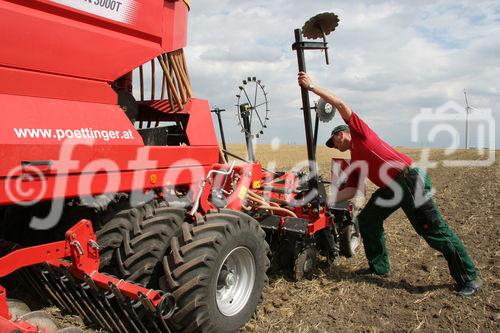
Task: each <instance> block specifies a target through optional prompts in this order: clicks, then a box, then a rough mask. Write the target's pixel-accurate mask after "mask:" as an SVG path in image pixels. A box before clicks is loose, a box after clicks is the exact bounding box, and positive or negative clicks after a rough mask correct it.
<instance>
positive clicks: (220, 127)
mask: <svg viewBox="0 0 500 333" xmlns="http://www.w3.org/2000/svg"><path fill="white" fill-rule="evenodd" d="M222 111H226V110H224V109H219V108H215V109H213V110H212V112H214V113H215V114H216V115H217V120H218V121H219V131H220V139H221V141H222V149H224V158H225V159H226V161H228V159H227V152H226V151H227V148H226V137H225V136H224V127H223V126H222V118H221V116H220V113H221V112H222Z"/></svg>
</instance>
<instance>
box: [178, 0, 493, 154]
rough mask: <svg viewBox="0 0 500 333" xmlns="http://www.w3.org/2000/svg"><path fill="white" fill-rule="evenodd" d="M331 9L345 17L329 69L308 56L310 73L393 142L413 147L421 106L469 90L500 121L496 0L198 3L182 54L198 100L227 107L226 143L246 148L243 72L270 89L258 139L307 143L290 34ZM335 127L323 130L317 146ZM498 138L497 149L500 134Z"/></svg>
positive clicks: (334, 35)
mask: <svg viewBox="0 0 500 333" xmlns="http://www.w3.org/2000/svg"><path fill="white" fill-rule="evenodd" d="M326 11H333V12H335V13H337V14H338V15H339V17H340V24H339V26H338V28H337V30H336V31H335V32H333V33H332V34H331V35H330V36H328V41H329V43H330V44H329V46H330V52H329V54H330V60H331V61H332V65H330V66H326V65H325V63H324V55H323V54H321V53H320V52H307V54H306V56H307V67H308V72H310V73H311V75H312V76H313V77H314V79H315V80H316V81H317V83H318V84H320V85H323V86H325V87H328V88H330V89H332V90H334V91H335V92H337V94H338V95H340V96H341V97H342V98H343V99H345V101H346V102H347V103H349V104H351V105H352V107H353V108H354V109H355V110H356V111H357V112H358V113H359V114H360V115H361V116H362V117H363V118H365V119H366V120H367V121H368V123H369V124H370V125H371V126H372V127H373V128H374V129H375V130H376V131H378V132H379V134H380V135H381V136H382V137H385V138H388V140H389V141H390V143H392V144H394V145H408V144H409V143H410V133H409V132H410V131H409V129H410V121H411V118H412V117H413V116H414V115H415V114H418V112H419V111H420V109H421V108H422V107H432V108H436V107H438V106H440V105H441V104H443V103H445V102H447V101H449V100H455V101H456V102H458V103H461V104H464V102H463V100H464V99H463V97H464V96H463V89H464V88H467V91H468V94H469V97H470V101H471V103H472V104H473V105H474V106H475V107H477V108H490V109H492V110H493V115H494V117H495V118H496V121H497V124H498V122H499V118H500V115H499V112H498V105H500V85H499V83H498V82H499V81H498V78H499V77H500V61H499V58H498V54H500V37H498V36H500V5H499V4H498V2H497V1H459V2H457V1H453V0H445V1H418V2H415V1H362V2H352V1H336V2H332V1H326V0H317V1H298V0H289V1H285V0H276V1H264V0H255V1H242V0H233V1H228V0H224V1H221V0H217V1H215V0H204V1H194V2H192V4H191V12H190V23H189V25H190V27H189V38H188V47H187V48H186V54H187V57H188V66H189V69H190V76H191V79H192V81H193V86H194V91H195V95H196V96H197V97H199V98H205V99H208V100H209V101H210V103H211V105H212V106H218V107H220V108H226V109H227V110H228V111H227V112H225V114H224V115H223V120H224V124H225V132H226V133H227V136H228V139H229V141H232V142H243V135H242V134H241V133H240V132H239V129H238V128H237V121H236V107H235V106H234V104H235V103H236V97H235V94H236V93H237V92H238V86H239V85H240V84H241V80H242V79H244V78H246V77H247V76H256V77H257V78H259V79H261V80H262V81H263V82H264V84H265V85H266V90H267V91H268V93H269V99H270V109H271V111H270V118H271V119H270V124H269V128H268V129H267V131H266V132H265V134H264V136H263V137H262V140H263V141H265V142H270V141H271V140H272V138H274V137H276V136H278V137H280V138H281V141H282V142H304V141H305V140H304V134H303V133H304V129H303V123H302V120H301V117H302V111H301V110H300V107H301V100H300V90H299V88H298V86H297V84H296V72H297V63H296V55H295V53H294V52H293V51H292V50H291V44H292V43H293V30H294V29H295V28H300V27H301V26H302V25H303V23H304V22H305V21H306V20H307V19H308V18H309V17H311V16H313V15H315V14H317V13H320V12H326ZM314 99H315V97H314V96H311V100H314ZM336 121H337V122H338V121H339V120H338V119H337V120H336ZM394 124H397V127H398V128H397V130H396V131H395V130H394V129H393V127H394ZM332 125H333V124H331V123H330V124H326V125H325V124H322V125H321V127H320V139H319V142H322V141H324V139H325V140H326V138H327V136H328V134H329V132H330V130H331V126H332ZM496 127H497V128H500V126H498V125H497V126H496ZM299 134H300V135H299ZM496 142H497V146H500V135H498V136H497V139H496Z"/></svg>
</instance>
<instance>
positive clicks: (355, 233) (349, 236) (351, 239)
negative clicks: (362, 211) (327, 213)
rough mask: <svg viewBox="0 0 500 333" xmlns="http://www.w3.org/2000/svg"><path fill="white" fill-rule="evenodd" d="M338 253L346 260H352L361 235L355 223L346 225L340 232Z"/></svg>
mask: <svg viewBox="0 0 500 333" xmlns="http://www.w3.org/2000/svg"><path fill="white" fill-rule="evenodd" d="M339 243H340V253H341V254H342V255H343V256H344V257H346V258H352V257H353V256H354V255H355V254H356V250H357V248H358V247H359V245H360V244H361V234H360V232H359V226H358V223H357V221H354V223H352V224H348V225H346V226H344V227H343V228H342V230H341V231H340V239H339Z"/></svg>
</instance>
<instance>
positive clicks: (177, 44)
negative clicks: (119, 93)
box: [0, 0, 187, 103]
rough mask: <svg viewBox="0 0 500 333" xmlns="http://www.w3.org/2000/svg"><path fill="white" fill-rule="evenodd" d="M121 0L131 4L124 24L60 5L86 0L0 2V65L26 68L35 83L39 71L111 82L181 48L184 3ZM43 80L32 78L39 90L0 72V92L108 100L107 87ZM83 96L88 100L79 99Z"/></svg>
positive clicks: (38, 76) (185, 17)
mask: <svg viewBox="0 0 500 333" xmlns="http://www.w3.org/2000/svg"><path fill="white" fill-rule="evenodd" d="M122 2H123V3H133V4H134V8H135V9H134V11H133V13H132V14H131V15H132V16H133V20H132V21H130V22H118V21H116V20H113V19H107V18H105V17H103V16H99V15H95V14H94V13H92V12H88V11H87V12H85V11H82V10H78V9H74V8H71V7H69V6H66V5H64V4H60V3H68V4H72V3H73V4H75V5H74V6H76V4H82V3H86V2H84V1H69V0H32V1H20V0H9V1H8V0H0V17H1V18H2V19H1V20H0V31H4V32H6V31H8V32H9V33H2V34H0V44H1V45H4V47H2V48H0V68H4V71H5V70H6V69H5V67H7V68H16V69H25V70H28V71H32V72H33V76H34V80H35V81H40V75H39V72H41V73H51V74H57V75H61V76H70V77H77V78H88V79H92V80H97V81H102V82H100V83H99V84H102V83H103V82H111V81H114V80H115V79H117V78H118V77H120V76H122V75H123V74H125V73H127V72H129V71H131V70H132V69H134V68H136V67H138V66H139V65H141V64H143V63H145V62H147V61H149V60H150V59H152V58H154V57H156V56H157V55H159V54H161V53H164V52H168V51H172V50H174V49H179V48H182V47H184V46H185V44H186V32H187V6H186V4H185V3H184V2H182V1H176V2H170V1H167V2H164V1H163V0H124V1H122ZM90 4H91V3H90ZM104 16H105V15H104ZM1 74H2V73H1V72H0V75H1ZM28 76H29V75H28ZM48 79H49V77H44V80H43V81H44V82H38V83H42V84H43V86H41V88H39V87H40V86H38V85H37V86H34V84H33V83H32V84H30V79H29V77H26V74H25V75H24V77H23V79H22V80H20V81H18V82H16V81H7V77H3V76H0V81H3V83H2V85H0V93H9V94H19V95H32V96H45V97H54V98H64V99H75V100H86V101H91V100H92V101H99V102H101V103H109V102H110V99H109V87H102V89H103V91H102V92H98V91H96V85H99V84H96V83H90V82H88V84H86V82H85V81H79V82H78V83H74V82H73V84H70V85H67V83H68V81H67V80H66V81H65V80H61V79H59V80H57V79H54V80H53V81H50V80H48ZM47 85H50V87H47ZM72 85H73V86H72ZM74 85H77V86H78V87H74ZM58 91H61V94H60V95H58V94H57V92H58ZM79 93H80V95H81V96H78V95H79ZM89 94H90V95H91V96H92V98H86V97H85V96H86V95H89ZM96 96H98V98H97V99H96V98H95V97H96Z"/></svg>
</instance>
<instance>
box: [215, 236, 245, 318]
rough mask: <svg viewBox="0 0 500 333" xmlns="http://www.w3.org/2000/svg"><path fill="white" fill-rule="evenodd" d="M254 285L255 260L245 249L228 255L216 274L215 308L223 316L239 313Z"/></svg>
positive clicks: (241, 248) (237, 249) (239, 249)
mask: <svg viewBox="0 0 500 333" xmlns="http://www.w3.org/2000/svg"><path fill="white" fill-rule="evenodd" d="M254 283H255V260H254V257H253V255H252V252H250V250H249V249H248V248H246V247H243V246H240V247H237V248H234V249H233V250H232V251H231V252H229V253H228V255H227V256H226V258H224V261H223V263H222V265H221V266H220V267H219V271H218V274H217V281H216V284H217V291H216V299H217V307H218V308H219V311H220V312H221V313H222V314H223V315H225V316H228V317H229V316H234V315H236V314H237V313H238V312H240V311H241V310H242V309H243V308H244V307H245V305H246V304H247V302H248V299H249V298H250V296H251V295H252V290H253V285H254Z"/></svg>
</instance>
